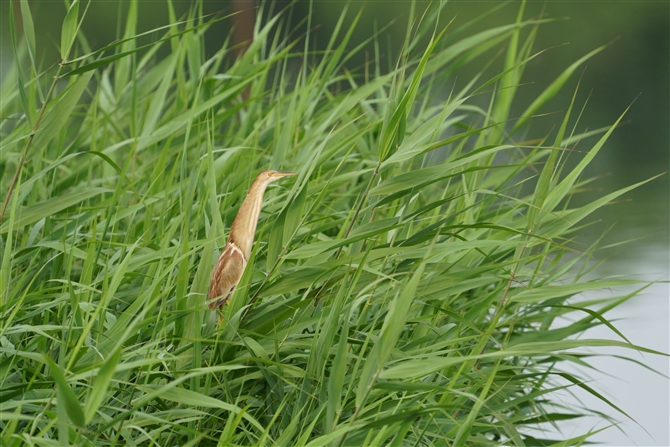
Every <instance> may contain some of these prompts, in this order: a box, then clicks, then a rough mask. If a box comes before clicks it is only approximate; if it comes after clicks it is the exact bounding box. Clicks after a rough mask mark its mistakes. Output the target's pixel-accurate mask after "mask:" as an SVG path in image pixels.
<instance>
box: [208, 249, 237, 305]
mask: <svg viewBox="0 0 670 447" xmlns="http://www.w3.org/2000/svg"><path fill="white" fill-rule="evenodd" d="M246 265H247V260H246V259H245V258H244V254H243V253H242V251H241V250H240V249H239V247H237V246H236V245H235V244H234V243H233V242H228V243H227V244H226V246H225V247H224V248H223V252H221V256H219V259H218V260H217V261H216V265H215V266H214V271H212V278H211V279H210V282H209V293H208V294H207V302H208V304H209V308H210V309H215V308H217V307H219V306H221V305H222V304H223V303H225V302H226V301H227V300H228V299H229V298H230V295H231V293H232V292H233V290H235V286H237V283H238V282H240V279H241V278H242V273H244V267H246ZM216 298H218V299H217V300H216V301H215V299H216Z"/></svg>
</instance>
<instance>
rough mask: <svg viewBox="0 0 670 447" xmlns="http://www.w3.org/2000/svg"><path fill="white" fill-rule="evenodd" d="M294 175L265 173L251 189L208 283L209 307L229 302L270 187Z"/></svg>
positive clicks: (214, 308) (238, 280)
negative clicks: (281, 179)
mask: <svg viewBox="0 0 670 447" xmlns="http://www.w3.org/2000/svg"><path fill="white" fill-rule="evenodd" d="M290 175H295V174H294V173H291V172H277V171H263V172H261V173H260V174H258V177H256V180H254V183H253V184H252V185H251V188H249V192H248V193H247V197H246V198H245V199H244V202H242V205H241V206H240V210H239V211H238V212H237V216H235V220H234V221H233V225H232V226H231V227H230V235H229V236H228V242H227V243H226V246H225V247H224V248H223V250H222V251H221V255H220V256H219V259H218V260H217V261H216V265H215V266H214V270H213V271H212V277H211V279H210V282H209V293H208V294H207V303H208V305H209V308H210V309H212V310H216V309H217V308H219V307H221V306H222V305H223V304H225V303H226V301H228V299H230V297H231V295H232V294H233V291H234V290H235V287H237V284H238V283H239V282H240V279H241V278H242V273H244V268H245V267H246V266H247V260H248V259H249V255H250V254H251V248H252V247H253V245H254V233H255V232H256V225H257V224H258V216H259V215H260V213H261V207H262V206H263V194H264V193H265V188H267V186H268V185H269V184H270V183H272V182H274V181H276V180H279V179H280V178H282V177H288V176H290Z"/></svg>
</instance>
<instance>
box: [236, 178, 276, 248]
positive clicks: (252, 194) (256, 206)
mask: <svg viewBox="0 0 670 447" xmlns="http://www.w3.org/2000/svg"><path fill="white" fill-rule="evenodd" d="M267 186H268V183H266V182H262V181H259V179H256V181H254V183H253V184H252V185H251V188H249V192H248V193H247V197H246V198H245V199H244V202H242V205H241V206H240V209H239V211H238V212H237V216H236V217H235V220H234V221H233V225H232V226H231V228H230V236H228V241H232V242H234V243H235V245H237V246H238V247H239V248H240V250H242V253H243V254H244V257H245V258H246V259H249V255H250V254H251V248H252V247H253V245H254V233H256V225H257V224H258V217H259V216H260V214H261V207H262V206H263V194H264V193H265V188H267Z"/></svg>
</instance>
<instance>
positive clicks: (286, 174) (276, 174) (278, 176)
mask: <svg viewBox="0 0 670 447" xmlns="http://www.w3.org/2000/svg"><path fill="white" fill-rule="evenodd" d="M292 175H298V173H297V172H273V173H272V174H270V177H276V178H281V177H290V176H292Z"/></svg>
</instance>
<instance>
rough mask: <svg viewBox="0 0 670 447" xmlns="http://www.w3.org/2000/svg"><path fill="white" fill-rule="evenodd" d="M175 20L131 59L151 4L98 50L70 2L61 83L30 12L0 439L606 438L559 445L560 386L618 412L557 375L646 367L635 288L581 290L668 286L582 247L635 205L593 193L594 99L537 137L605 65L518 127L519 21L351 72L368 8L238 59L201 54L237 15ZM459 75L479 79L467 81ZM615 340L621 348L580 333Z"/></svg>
mask: <svg viewBox="0 0 670 447" xmlns="http://www.w3.org/2000/svg"><path fill="white" fill-rule="evenodd" d="M166 7H167V8H169V9H170V12H171V14H170V15H171V17H172V19H171V25H169V26H166V27H164V28H161V29H159V30H157V31H155V32H153V33H149V34H148V36H149V37H151V39H153V42H155V43H153V44H149V45H146V46H145V47H140V46H137V45H136V34H137V31H136V23H137V3H136V2H131V3H130V10H129V17H128V18H127V25H126V27H125V30H124V31H123V36H120V38H119V40H118V41H117V42H116V43H113V44H111V45H109V46H106V47H102V48H100V49H98V50H94V49H91V48H90V47H89V45H88V42H87V40H86V38H85V36H83V35H81V33H79V32H78V26H79V24H80V22H81V21H82V20H85V9H86V5H85V4H82V5H79V3H77V2H75V3H73V6H72V7H71V8H70V12H69V13H68V15H67V17H66V19H65V21H64V23H63V32H62V39H61V43H60V51H61V57H62V59H63V64H61V65H58V66H57V67H47V68H44V67H41V66H40V65H39V64H38V61H39V60H40V58H39V54H40V53H39V49H37V48H35V44H34V42H35V39H34V31H33V30H34V29H39V27H38V25H39V24H33V23H32V19H31V17H30V12H29V6H28V2H27V1H26V0H21V1H20V11H17V10H14V11H13V14H15V15H17V17H18V15H19V14H20V17H21V19H19V20H22V21H23V30H24V33H23V34H21V35H20V34H19V33H18V32H17V31H16V30H14V29H13V28H12V30H11V31H12V37H13V43H14V51H15V59H14V64H13V65H12V66H11V67H10V68H9V70H8V71H7V72H6V73H4V77H3V84H2V86H1V91H0V94H1V95H2V98H3V101H2V104H1V105H0V114H1V115H0V119H1V123H0V126H1V127H0V131H1V132H2V143H0V151H1V152H0V154H1V159H0V160H1V161H0V163H1V166H2V198H4V197H5V196H6V197H7V199H8V200H7V203H6V205H7V206H6V210H4V211H3V218H2V221H0V237H1V245H0V251H1V252H2V253H3V255H2V265H1V267H0V293H1V295H0V313H1V318H0V359H1V363H0V402H1V404H0V429H1V434H0V437H1V439H2V444H3V445H6V446H19V445H39V446H42V445H45V446H46V445H93V444H95V445H101V446H104V445H131V446H132V445H137V446H154V445H155V446H174V445H203V446H204V445H212V446H213V445H220V446H227V445H244V446H251V445H253V446H261V445H262V446H273V445H277V446H289V445H290V446H302V445H308V446H360V445H366V446H374V445H377V446H386V445H390V446H455V445H516V446H523V445H526V446H539V445H579V444H582V443H584V442H585V440H586V438H587V437H588V436H589V435H590V434H591V433H585V434H584V435H583V436H578V437H575V438H572V439H560V435H559V434H558V433H560V432H558V431H556V429H560V427H561V423H562V421H565V420H570V419H574V418H578V417H580V416H582V415H587V414H592V412H590V411H589V409H588V408H580V407H578V406H570V407H566V406H565V405H563V404H562V403H561V400H560V399H558V398H557V397H556V393H557V392H560V391H565V390H567V391H568V392H572V393H574V394H576V395H577V396H579V395H580V394H583V393H590V394H592V395H594V396H596V397H598V398H599V399H602V400H603V401H605V402H607V403H608V404H609V405H610V406H611V407H612V411H613V412H615V413H617V418H621V417H625V416H622V415H625V409H620V408H618V407H616V406H615V405H614V403H612V402H610V401H608V400H607V399H606V398H605V397H603V396H602V395H600V394H598V393H597V392H596V391H595V390H594V389H593V388H591V386H590V385H588V384H587V383H585V382H584V381H583V380H582V379H581V378H580V377H577V376H574V375H572V374H569V373H567V372H565V365H571V366H572V365H577V366H581V367H588V366H589V359H590V355H588V354H584V353H583V350H582V351H580V348H586V347H600V346H614V347H619V348H621V349H622V353H623V354H625V352H626V351H625V350H626V349H628V350H633V351H628V352H634V351H644V352H652V351H649V350H647V349H645V348H643V347H639V346H634V345H632V344H631V343H630V342H629V341H628V340H627V339H626V338H625V336H624V335H623V334H621V333H620V332H619V331H618V330H617V329H616V328H615V326H613V325H612V323H610V322H609V321H608V320H607V319H606V316H605V314H606V312H607V311H609V310H611V309H612V308H614V307H615V306H617V305H619V304H621V303H623V302H624V301H626V300H629V299H632V298H634V296H635V293H627V294H625V295H622V296H615V297H613V298H608V299H599V300H597V301H595V300H594V301H589V302H586V301H584V300H583V299H582V300H580V299H576V298H573V297H575V295H578V294H579V293H580V292H582V291H588V290H594V289H602V288H616V287H619V286H630V285H635V284H638V286H637V287H638V289H639V290H641V289H643V288H645V287H647V286H648V284H647V283H640V282H636V281H629V280H626V279H625V277H617V278H605V279H601V280H588V281H587V280H586V279H585V276H586V275H587V274H589V273H590V272H591V271H592V269H593V266H594V265H597V263H596V262H595V261H594V259H593V254H594V252H595V251H596V250H597V246H598V241H593V243H592V245H591V246H588V247H586V246H584V245H580V244H577V243H576V242H575V241H574V238H575V237H576V236H577V235H578V232H579V229H580V228H582V227H583V226H585V225H589V223H590V221H589V219H588V218H589V215H590V214H591V213H593V212H594V211H596V210H597V209H598V208H600V207H602V206H604V205H607V204H608V203H609V202H611V201H613V200H614V199H616V198H618V197H620V196H621V195H622V194H624V193H626V192H627V191H629V190H631V189H632V188H635V187H636V186H637V185H632V186H630V187H627V188H625V189H622V190H620V191H615V192H612V193H608V194H606V195H604V196H603V197H602V198H600V199H598V200H596V201H593V202H590V203H589V202H587V203H584V201H583V200H582V199H576V200H575V199H574V198H575V196H577V195H578V194H579V193H580V192H583V191H584V190H586V189H589V188H590V187H591V185H590V182H591V179H588V178H585V177H584V176H583V172H584V169H585V168H586V166H587V165H588V164H589V163H590V162H591V160H592V159H593V157H595V156H596V155H597V153H598V151H599V150H600V149H601V148H602V147H603V146H605V145H606V142H607V139H608V137H609V136H610V134H611V133H612V132H613V130H614V128H615V127H616V126H617V124H618V121H617V122H615V123H612V125H611V126H610V127H608V128H606V129H602V130H600V131H598V132H586V131H585V130H584V129H587V128H588V126H587V125H586V124H583V123H580V122H579V115H580V113H579V109H580V108H581V107H583V106H582V105H581V104H579V103H578V102H577V98H578V96H577V91H575V92H574V95H573V102H572V104H571V106H570V108H569V109H568V110H567V111H564V112H562V115H555V116H556V118H555V119H556V130H555V132H554V133H553V134H551V135H532V134H531V133H532V132H530V131H529V128H528V124H529V123H530V122H532V120H533V116H534V115H537V114H539V113H544V112H546V111H551V107H550V105H549V106H546V105H547V103H550V101H551V99H552V98H553V97H554V96H555V95H557V94H559V92H560V91H561V89H562V88H563V87H564V86H565V85H566V83H567V82H568V81H569V80H570V79H571V77H572V76H571V75H573V74H574V72H575V71H576V70H578V69H580V67H582V65H583V63H584V62H585V61H586V60H587V59H588V58H589V57H591V56H594V55H595V54H596V53H597V52H598V51H600V50H602V48H599V49H596V50H594V51H593V52H592V53H590V54H588V55H585V56H584V58H583V59H580V60H579V61H577V62H575V64H574V65H572V66H570V67H568V68H567V69H566V70H565V72H564V73H562V74H560V75H559V76H558V77H557V78H556V79H555V80H549V81H545V80H542V81H538V80H535V81H536V82H542V83H543V84H545V85H546V90H544V92H543V93H542V94H541V95H540V96H538V97H537V99H536V100H535V101H534V102H532V103H530V104H529V105H528V106H527V109H526V111H525V112H524V113H523V114H522V115H521V116H512V115H511V113H510V110H511V106H512V103H513V101H514V99H515V93H516V91H517V90H518V89H519V88H523V87H520V84H522V83H523V82H527V80H524V79H523V76H522V75H523V71H524V68H525V66H526V64H527V62H528V61H529V60H531V59H533V58H535V57H538V58H543V57H547V55H546V54H540V53H541V52H540V53H538V52H536V51H537V50H536V49H534V48H533V42H534V38H535V36H536V33H537V32H538V31H539V29H540V28H541V24H542V22H543V20H539V19H528V18H526V17H524V14H523V6H522V7H521V10H520V11H519V15H518V20H517V22H516V23H511V24H506V25H503V26H500V27H499V28H494V29H490V30H487V31H484V32H481V33H478V34H473V33H472V32H470V25H471V24H466V25H465V26H463V27H461V28H456V27H453V26H452V27H448V28H446V30H443V29H442V28H439V27H437V26H436V23H435V21H433V20H434V18H435V17H436V16H437V14H436V12H437V11H436V10H433V11H432V13H430V14H427V15H425V16H423V18H422V14H418V13H417V14H414V15H413V16H411V17H410V18H409V24H410V25H409V26H408V32H407V39H406V42H405V46H404V48H403V50H402V52H401V56H400V58H399V59H398V61H397V64H394V65H392V66H391V67H390V68H389V69H385V68H384V67H382V66H381V63H380V62H379V61H380V49H379V44H378V41H377V36H370V42H371V44H372V45H373V46H374V48H375V50H376V51H375V54H374V57H372V61H371V62H370V64H369V65H366V66H365V67H361V68H359V69H356V70H351V69H350V67H349V68H347V60H348V58H350V56H351V55H352V54H355V53H356V52H357V51H360V49H361V48H354V49H352V48H351V46H352V45H351V43H350V42H349V39H350V36H351V33H352V31H353V29H354V27H355V21H354V24H353V25H351V26H349V25H347V23H350V19H351V17H352V14H351V13H349V18H348V19H347V20H346V21H345V20H344V14H343V16H342V18H341V19H340V22H339V24H338V26H337V28H336V32H335V34H334V35H333V37H332V39H331V40H330V42H328V45H327V48H326V49H325V51H320V52H315V51H313V48H312V47H311V44H310V42H309V38H308V37H309V36H307V38H306V39H302V40H294V39H292V38H289V37H287V36H289V35H291V34H290V31H291V30H288V29H286V26H285V24H284V23H285V22H284V19H285V17H286V13H284V14H279V15H278V16H275V17H272V18H271V17H267V16H268V15H269V14H267V8H265V10H264V12H265V16H266V17H265V20H259V21H258V23H259V25H257V29H256V31H255V36H256V37H255V40H254V43H253V44H252V45H251V47H250V48H249V49H248V51H247V52H246V53H245V54H244V56H243V57H241V58H239V59H237V60H235V61H233V60H232V59H231V57H230V53H231V48H230V46H229V44H228V41H226V43H225V44H224V45H223V46H222V47H221V48H220V49H219V50H218V51H217V52H216V53H215V54H214V55H213V56H212V57H210V58H207V57H206V56H205V51H204V36H205V34H206V33H207V32H208V28H209V26H210V25H211V23H212V21H213V20H217V19H213V18H211V17H208V18H202V14H201V9H200V7H201V4H199V3H194V4H193V7H192V9H191V13H190V14H189V15H188V16H187V17H182V18H177V17H175V15H174V13H173V11H172V6H171V3H170V1H167V2H166ZM441 14H442V15H443V16H448V15H449V14H450V12H449V9H448V8H447V9H442V10H441ZM3 20H6V21H8V22H9V24H10V25H11V26H13V23H14V21H13V19H12V18H11V17H8V18H5V19H3ZM144 37H146V36H144ZM159 50H160V51H162V52H164V53H166V56H165V57H161V58H159V57H158V56H157V54H162V53H159ZM166 50H167V51H166ZM464 64H475V65H479V66H480V67H481V75H480V76H478V77H476V78H474V79H468V80H466V81H463V80H460V81H458V82H456V83H454V79H455V77H456V75H457V73H458V70H459V67H461V66H463V65H464ZM489 64H490V67H492V68H491V69H494V70H495V73H498V74H496V75H494V77H487V76H485V75H484V73H489V71H491V69H489V70H488V71H487V70H486V69H485V68H486V66H488V65H489ZM43 104H44V105H43ZM622 112H623V111H622ZM622 116H623V114H622ZM577 145H578V147H577ZM576 160H577V161H576ZM568 161H569V163H568ZM268 168H271V169H279V170H286V171H289V170H290V171H295V172H298V173H299V175H298V176H297V177H296V178H295V180H285V181H283V182H279V184H277V185H276V186H273V187H271V188H270V189H269V190H268V192H267V193H266V197H265V205H264V209H263V213H262V215H261V220H260V223H259V227H258V231H257V238H256V244H255V246H254V251H253V254H252V258H251V260H250V262H249V266H248V268H247V270H246V272H245V275H244V277H243V279H242V281H241V283H240V286H239V287H238V290H237V291H236V293H235V294H234V296H233V299H232V300H231V302H230V304H229V305H228V306H227V307H226V308H225V310H224V318H225V323H224V324H223V325H222V326H221V327H220V328H216V327H215V325H214V323H213V321H214V320H215V318H212V315H211V313H210V312H209V310H208V309H207V306H206V300H205V296H206V293H207V288H208V283H209V275H210V273H211V270H212V267H213V265H214V261H215V259H216V256H217V254H218V250H219V249H220V248H221V247H222V246H223V244H224V242H225V237H226V235H227V231H228V229H229V227H230V224H231V222H232V220H233V218H234V217H235V214H236V211H237V208H238V206H239V204H240V202H241V200H242V199H243V197H244V195H245V194H246V190H247V188H248V187H249V185H250V183H251V181H252V180H253V178H254V177H255V175H256V174H257V173H258V172H259V171H261V170H263V169H268ZM15 173H16V179H15V182H14V181H12V177H13V176H14V174H15ZM575 203H579V205H575ZM615 290H616V289H615ZM614 295H616V294H614ZM562 317H568V320H564V321H563V322H562V323H561V324H555V323H556V321H557V319H560V318H562ZM565 321H567V322H565ZM599 325H605V326H607V327H608V328H609V329H610V330H611V332H612V334H613V337H612V340H593V339H587V338H584V337H580V335H582V334H583V333H584V331H586V330H587V329H590V328H593V327H595V326H599ZM580 352H581V353H580ZM597 416H599V417H602V418H603V419H604V420H605V422H607V421H608V420H610V419H609V417H608V416H604V415H601V414H597ZM545 428H548V429H553V430H554V431H552V433H553V434H551V435H546V437H547V438H556V439H555V440H551V439H540V437H541V436H540V435H538V433H539V434H541V433H542V430H544V429H545ZM530 429H535V431H533V432H532V433H534V435H532V436H531V434H530V433H531V431H529V430H530ZM538 430H539V431H538Z"/></svg>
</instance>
